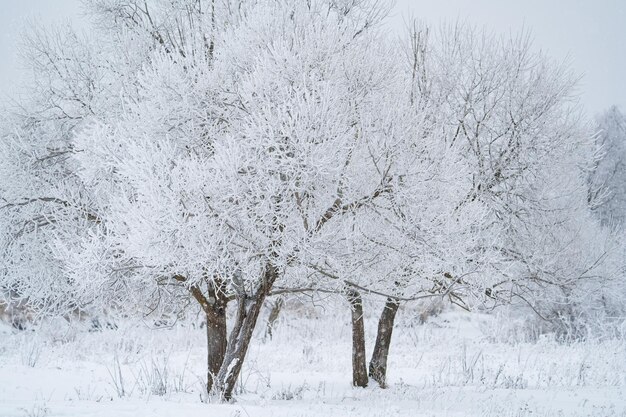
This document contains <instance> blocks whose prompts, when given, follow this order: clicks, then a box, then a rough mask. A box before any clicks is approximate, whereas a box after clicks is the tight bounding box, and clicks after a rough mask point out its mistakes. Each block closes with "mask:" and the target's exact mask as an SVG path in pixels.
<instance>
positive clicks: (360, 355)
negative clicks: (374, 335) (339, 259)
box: [346, 290, 368, 387]
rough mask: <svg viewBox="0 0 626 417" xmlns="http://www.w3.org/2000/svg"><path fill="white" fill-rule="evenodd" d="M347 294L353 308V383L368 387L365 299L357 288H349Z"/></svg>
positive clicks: (356, 385) (357, 385)
mask: <svg viewBox="0 0 626 417" xmlns="http://www.w3.org/2000/svg"><path fill="white" fill-rule="evenodd" d="M346 295H347V297H348V302H349V303H350V306H351V310H352V385H354V386H355V387H366V386H367V383H368V378H367V366H366V359H365V325H364V323H363V300H362V298H361V294H359V292H358V291H356V290H348V292H347V294H346Z"/></svg>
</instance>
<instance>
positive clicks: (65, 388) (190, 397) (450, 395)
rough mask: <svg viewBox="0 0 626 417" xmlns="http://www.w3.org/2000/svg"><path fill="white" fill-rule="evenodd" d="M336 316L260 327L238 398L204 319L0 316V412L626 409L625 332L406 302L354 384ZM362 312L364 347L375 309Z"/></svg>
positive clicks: (100, 415)
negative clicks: (552, 331)
mask: <svg viewBox="0 0 626 417" xmlns="http://www.w3.org/2000/svg"><path fill="white" fill-rule="evenodd" d="M344 313H345V314H344V315H343V316H342V315H341V314H337V313H334V312H333V313H326V314H324V313H323V312H317V313H316V314H310V312H309V313H308V314H305V313H303V312H302V311H301V310H299V311H285V312H284V314H283V316H282V318H281V320H280V321H279V324H278V326H277V328H276V330H275V334H274V337H273V339H271V340H270V339H267V338H264V337H263V332H262V331H260V332H259V334H258V336H257V337H256V338H255V340H254V342H253V345H252V346H251V350H250V352H249V354H248V358H247V363H246V366H245V367H244V370H243V372H242V376H241V382H240V387H239V391H238V392H237V395H236V398H237V401H236V402H235V403H234V404H216V403H211V402H210V401H207V399H206V397H205V395H204V394H203V390H202V388H203V383H204V379H205V377H204V372H205V371H204V365H205V347H204V342H205V341H204V331H203V329H201V328H194V327H193V326H190V325H183V324H179V325H176V326H173V327H171V328H161V329H150V328H149V327H148V326H146V325H142V324H132V325H131V324H126V325H124V326H120V328H119V329H118V330H104V331H100V332H87V331H79V330H69V329H67V327H66V326H64V325H61V324H60V323H56V324H54V323H50V324H48V325H46V326H42V328H41V329H39V330H38V331H37V332H31V331H26V332H16V331H14V330H13V329H11V328H9V327H6V326H5V327H2V328H1V329H0V380H1V381H2V384H1V385H0V416H2V417H14V416H15V417H18V416H19V417H25V416H27V417H44V416H71V417H109V416H110V417H118V416H119V417H126V416H128V417H131V416H132V417H136V416H158V417H165V416H172V417H178V416H189V417H194V416H202V417H206V416H211V417H213V416H220V417H221V416H224V417H226V416H228V417H234V416H239V417H243V416H252V417H254V416H260V417H263V416H268V417H269V416H272V417H274V416H277V417H279V416H297V417H299V416H358V417H368V416H372V417H374V416H437V417H439V416H498V417H499V416H515V417H518V416H519V417H521V416H529V417H530V416H532V417H537V416H546V417H548V416H550V417H552V416H598V417H608V416H626V344H625V343H624V341H622V340H605V341H602V342H599V341H588V342H585V343H574V344H569V345H563V344H558V343H556V342H554V341H553V338H551V337H550V336H541V337H538V338H537V339H536V340H533V338H532V337H528V336H527V335H526V334H525V333H524V332H516V331H515V330H516V329H517V330H519V329H521V328H523V327H519V326H517V327H516V325H513V324H511V323H509V322H507V321H506V320H505V319H503V318H499V319H497V318H494V317H492V316H483V315H476V314H472V315H470V314H468V313H460V312H447V313H444V314H442V315H441V316H439V317H437V318H435V319H432V320H430V321H429V322H427V323H426V324H424V325H417V324H415V321H414V320H411V316H412V314H411V313H410V312H407V311H404V312H402V311H401V313H400V317H399V319H398V323H397V325H396V329H395V333H394V338H393V342H392V348H391V355H390V363H389V375H388V380H389V382H390V387H389V388H388V389H385V390H383V389H380V388H378V387H376V386H375V384H374V383H371V384H370V387H368V388H366V389H357V388H353V387H352V386H351V383H350V382H351V369H350V364H351V358H350V351H351V345H350V340H351V339H350V328H349V322H348V320H349V313H348V310H347V308H346V311H345V312H344ZM372 313H376V311H372ZM366 320H367V326H368V328H367V331H368V341H369V344H368V348H369V351H371V344H372V343H373V339H374V329H375V326H376V317H375V315H372V316H367V317H366ZM261 327H262V326H261ZM525 339H526V341H523V340H525ZM369 351H368V353H369Z"/></svg>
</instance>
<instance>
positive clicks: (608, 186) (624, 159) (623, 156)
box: [589, 106, 626, 229]
mask: <svg viewBox="0 0 626 417" xmlns="http://www.w3.org/2000/svg"><path fill="white" fill-rule="evenodd" d="M597 126H598V134H597V137H596V152H597V159H596V161H595V164H594V165H593V167H592V170H591V174H590V180H589V182H590V190H589V203H590V204H591V207H592V209H593V210H594V212H595V213H596V215H597V216H598V217H599V218H600V220H601V221H602V223H603V224H605V225H609V226H611V227H614V228H619V229H623V228H624V224H625V221H626V117H625V116H624V115H623V114H622V113H621V112H620V110H619V109H618V108H617V107H615V106H614V107H611V108H610V109H609V110H607V111H606V112H605V113H603V114H602V115H601V116H599V117H598V118H597Z"/></svg>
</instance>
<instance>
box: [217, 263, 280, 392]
mask: <svg viewBox="0 0 626 417" xmlns="http://www.w3.org/2000/svg"><path fill="white" fill-rule="evenodd" d="M277 278H278V270H277V269H276V268H275V267H274V265H272V264H271V263H268V264H267V265H266V267H265V272H264V273H263V280H262V282H261V284H260V285H259V287H258V288H257V290H256V291H255V293H254V294H253V295H252V297H246V296H245V295H243V294H242V295H240V296H239V297H238V298H237V317H236V319H235V325H234V327H233V329H232V331H231V333H230V338H229V339H228V346H227V349H226V355H225V358H224V361H223V362H222V366H221V367H220V370H219V372H218V374H217V378H216V380H215V384H214V387H213V393H214V394H217V395H219V396H220V397H221V398H222V399H223V400H225V401H230V400H231V399H232V397H233V390H234V389H235V384H236V382H237V378H238V377H239V373H240V372H241V367H242V366H243V361H244V359H245V357H246V353H247V352H248V347H249V346H250V340H251V339H252V333H253V332H254V328H255V326H256V323H257V320H258V318H259V313H260V312H261V309H262V308H263V302H264V301H265V299H266V298H267V294H268V293H269V291H270V290H271V289H272V286H273V285H274V282H275V281H276V279H277Z"/></svg>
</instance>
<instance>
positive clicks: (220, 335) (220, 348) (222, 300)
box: [174, 275, 229, 393]
mask: <svg viewBox="0 0 626 417" xmlns="http://www.w3.org/2000/svg"><path fill="white" fill-rule="evenodd" d="M174 279H175V280H176V281H179V282H187V278H186V277H184V276H182V275H175V276H174ZM206 284H207V293H206V294H204V293H203V292H202V290H201V289H200V287H199V286H198V285H192V286H191V287H189V292H190V293H191V295H192V296H193V298H194V299H195V300H196V301H197V302H198V304H200V307H201V308H202V311H204V314H205V317H206V336H207V393H211V392H212V390H213V386H214V384H215V377H216V375H217V374H218V372H219V370H220V367H221V365H222V363H224V357H225V355H226V347H227V341H228V330H227V327H226V306H227V304H228V301H229V298H228V296H227V295H226V292H225V285H224V283H223V281H222V280H221V279H219V278H214V279H213V280H207V282H206Z"/></svg>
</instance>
